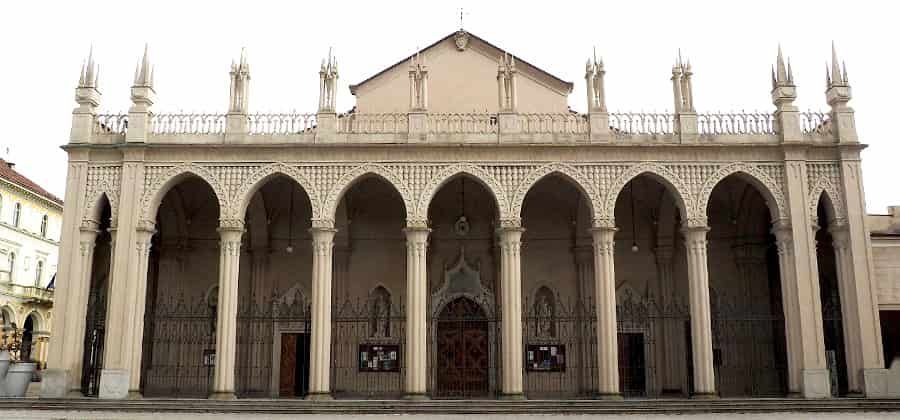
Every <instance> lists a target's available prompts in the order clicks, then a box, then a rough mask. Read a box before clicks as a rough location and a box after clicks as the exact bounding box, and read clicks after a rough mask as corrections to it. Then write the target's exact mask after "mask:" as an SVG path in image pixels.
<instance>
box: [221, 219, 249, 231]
mask: <svg viewBox="0 0 900 420" xmlns="http://www.w3.org/2000/svg"><path fill="white" fill-rule="evenodd" d="M218 231H219V233H221V234H224V232H239V233H244V221H243V220H240V219H221V220H219V228H218Z"/></svg>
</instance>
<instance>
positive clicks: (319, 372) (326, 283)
mask: <svg viewBox="0 0 900 420" xmlns="http://www.w3.org/2000/svg"><path fill="white" fill-rule="evenodd" d="M331 226H332V224H331V223H328V224H327V226H316V224H315V221H314V224H313V228H311V229H310V230H309V232H310V233H311V234H312V241H313V272H312V308H311V309H312V313H311V317H312V322H311V325H312V331H311V332H312V336H311V337H310V344H309V350H310V358H309V394H308V395H307V396H306V398H307V399H310V400H327V399H331V363H330V361H331V271H332V270H331V269H332V258H333V257H332V251H333V248H334V234H335V233H336V232H337V229H334V228H333V227H331Z"/></svg>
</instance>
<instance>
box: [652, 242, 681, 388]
mask: <svg viewBox="0 0 900 420" xmlns="http://www.w3.org/2000/svg"><path fill="white" fill-rule="evenodd" d="M655 253H656V276H657V278H658V280H659V300H658V301H657V302H656V304H657V305H659V308H660V315H662V317H661V318H660V319H658V320H657V322H658V323H660V324H662V343H660V342H657V343H656V344H657V345H656V347H659V348H660V349H661V353H662V356H661V359H662V364H660V365H659V366H660V367H662V369H661V370H662V372H659V376H660V378H661V382H662V393H663V394H680V393H681V392H682V385H683V384H682V378H684V375H683V374H682V373H681V372H682V367H683V361H684V360H685V359H684V358H685V356H684V349H683V347H684V346H683V345H682V344H683V343H684V333H683V332H682V333H681V334H679V331H681V325H680V322H679V321H680V320H679V319H678V318H672V315H674V314H669V313H666V311H668V310H669V309H670V308H676V307H678V306H677V305H676V304H677V303H678V300H677V298H676V296H675V293H676V292H675V279H674V269H673V265H672V255H673V249H672V245H660V246H657V247H656V250H655Z"/></svg>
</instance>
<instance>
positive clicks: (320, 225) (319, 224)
mask: <svg viewBox="0 0 900 420" xmlns="http://www.w3.org/2000/svg"><path fill="white" fill-rule="evenodd" d="M333 228H334V220H333V219H312V228H311V229H310V231H311V230H312V229H333Z"/></svg>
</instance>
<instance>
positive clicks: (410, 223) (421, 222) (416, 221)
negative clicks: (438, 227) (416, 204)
mask: <svg viewBox="0 0 900 420" xmlns="http://www.w3.org/2000/svg"><path fill="white" fill-rule="evenodd" d="M406 229H428V220H427V219H420V218H407V219H406Z"/></svg>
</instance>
